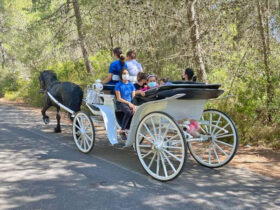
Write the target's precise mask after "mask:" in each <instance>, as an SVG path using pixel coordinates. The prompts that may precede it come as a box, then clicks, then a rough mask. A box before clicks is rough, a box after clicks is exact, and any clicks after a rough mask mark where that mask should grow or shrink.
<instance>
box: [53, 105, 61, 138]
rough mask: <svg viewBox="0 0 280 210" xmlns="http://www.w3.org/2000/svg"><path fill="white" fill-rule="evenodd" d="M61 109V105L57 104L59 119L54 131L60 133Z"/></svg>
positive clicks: (57, 118)
mask: <svg viewBox="0 0 280 210" xmlns="http://www.w3.org/2000/svg"><path fill="white" fill-rule="evenodd" d="M59 111H60V107H59V106H57V107H56V120H57V124H56V128H54V132H55V133H60V132H61V129H60V119H61V117H60V114H59Z"/></svg>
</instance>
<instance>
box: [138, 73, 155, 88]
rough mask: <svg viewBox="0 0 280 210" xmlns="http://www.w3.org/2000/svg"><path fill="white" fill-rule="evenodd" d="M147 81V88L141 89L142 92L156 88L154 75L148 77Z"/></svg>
mask: <svg viewBox="0 0 280 210" xmlns="http://www.w3.org/2000/svg"><path fill="white" fill-rule="evenodd" d="M147 81H148V83H147V87H145V88H143V89H141V90H142V91H146V90H149V89H151V88H155V87H158V84H157V77H156V75H153V74H150V75H148V77H147Z"/></svg>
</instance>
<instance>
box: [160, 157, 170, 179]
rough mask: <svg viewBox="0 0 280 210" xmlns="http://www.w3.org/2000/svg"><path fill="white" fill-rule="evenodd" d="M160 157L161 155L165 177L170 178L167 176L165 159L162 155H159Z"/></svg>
mask: <svg viewBox="0 0 280 210" xmlns="http://www.w3.org/2000/svg"><path fill="white" fill-rule="evenodd" d="M159 155H160V159H161V164H162V166H163V170H164V175H165V177H167V176H168V174H167V171H166V165H165V163H164V159H163V157H162V154H161V153H159Z"/></svg>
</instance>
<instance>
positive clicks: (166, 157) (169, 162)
mask: <svg viewBox="0 0 280 210" xmlns="http://www.w3.org/2000/svg"><path fill="white" fill-rule="evenodd" d="M162 154H163V156H164V157H165V159H166V160H167V162H168V164H169V165H170V167H171V168H172V170H173V171H174V172H176V169H175V168H174V166H173V164H172V163H171V161H170V160H169V158H168V156H167V155H166V154H165V152H164V151H163V152H162Z"/></svg>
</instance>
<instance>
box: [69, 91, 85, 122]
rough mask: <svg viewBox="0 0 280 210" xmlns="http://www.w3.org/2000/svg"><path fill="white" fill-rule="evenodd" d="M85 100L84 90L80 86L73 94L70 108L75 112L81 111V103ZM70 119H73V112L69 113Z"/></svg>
mask: <svg viewBox="0 0 280 210" xmlns="http://www.w3.org/2000/svg"><path fill="white" fill-rule="evenodd" d="M82 101H83V91H82V89H81V88H80V87H77V88H76V89H75V91H74V93H73V95H72V98H71V102H70V106H69V108H70V109H71V110H73V111H74V112H78V111H81V105H82ZM69 117H70V119H71V120H72V121H73V117H71V114H70V115H69Z"/></svg>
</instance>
